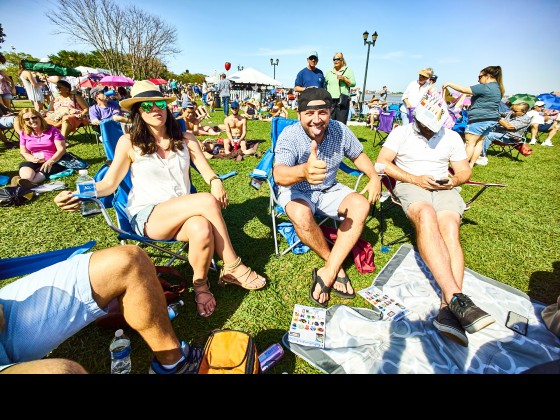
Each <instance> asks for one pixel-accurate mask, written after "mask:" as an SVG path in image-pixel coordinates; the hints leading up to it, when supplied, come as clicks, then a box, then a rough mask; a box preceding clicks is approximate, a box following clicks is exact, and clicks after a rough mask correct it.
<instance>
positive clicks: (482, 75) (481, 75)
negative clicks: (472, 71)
mask: <svg viewBox="0 0 560 420" xmlns="http://www.w3.org/2000/svg"><path fill="white" fill-rule="evenodd" d="M484 76H486V75H485V74H479V75H478V81H479V82H480V79H482V78H483V77H484Z"/></svg>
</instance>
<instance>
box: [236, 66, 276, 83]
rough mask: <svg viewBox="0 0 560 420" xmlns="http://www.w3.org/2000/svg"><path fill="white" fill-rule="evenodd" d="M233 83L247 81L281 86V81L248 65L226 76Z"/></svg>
mask: <svg viewBox="0 0 560 420" xmlns="http://www.w3.org/2000/svg"><path fill="white" fill-rule="evenodd" d="M227 79H228V80H231V81H232V82H235V83H247V84H252V85H254V84H257V85H267V86H282V83H281V82H279V81H278V80H276V79H273V78H272V77H269V76H267V75H266V74H264V73H261V72H260V71H258V70H255V69H254V68H252V67H248V68H246V69H243V70H241V71H237V72H235V73H232V74H230V75H229V76H228V77H227Z"/></svg>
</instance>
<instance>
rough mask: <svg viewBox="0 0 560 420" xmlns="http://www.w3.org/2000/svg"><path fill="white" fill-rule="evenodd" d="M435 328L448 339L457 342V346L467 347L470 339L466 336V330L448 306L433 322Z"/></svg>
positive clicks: (441, 310) (440, 311)
mask: <svg viewBox="0 0 560 420" xmlns="http://www.w3.org/2000/svg"><path fill="white" fill-rule="evenodd" d="M433 324H434V327H436V329H437V330H438V331H439V332H441V333H442V334H443V335H445V336H446V337H447V338H450V339H451V340H453V341H455V342H456V343H457V344H460V345H462V346H465V347H467V346H468V345H469V339H468V337H467V334H465V330H464V328H463V327H462V326H461V323H460V322H459V320H458V319H457V318H455V315H453V313H452V312H451V310H450V309H449V307H448V306H446V307H445V308H442V309H440V310H439V313H438V316H437V318H436V319H434V321H433Z"/></svg>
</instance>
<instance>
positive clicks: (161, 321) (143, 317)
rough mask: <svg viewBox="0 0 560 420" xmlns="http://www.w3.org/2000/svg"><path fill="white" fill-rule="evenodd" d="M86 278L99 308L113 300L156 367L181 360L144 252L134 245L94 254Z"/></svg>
mask: <svg viewBox="0 0 560 420" xmlns="http://www.w3.org/2000/svg"><path fill="white" fill-rule="evenodd" d="M89 276H90V283H91V289H92V294H93V298H94V299H95V301H96V302H97V304H98V305H99V307H101V308H104V307H106V306H107V305H108V304H109V302H111V301H112V300H113V299H114V298H117V299H118V302H119V306H120V309H121V312H122V313H123V315H124V318H125V320H126V322H127V323H128V325H130V327H131V328H133V329H134V330H136V331H137V332H138V333H139V334H140V335H141V336H142V338H143V339H144V341H145V342H146V344H148V346H149V347H150V348H151V349H152V351H153V352H154V355H155V356H156V358H157V359H158V360H159V362H160V363H162V364H173V363H175V362H177V361H178V360H179V359H180V358H181V357H182V354H181V351H180V350H179V346H180V343H179V340H178V339H177V336H176V335H175V332H174V331H173V327H172V326H171V320H170V319H169V315H168V314H167V303H166V300H165V295H164V294H163V291H162V288H161V284H160V282H159V280H158V278H157V274H156V269H155V267H154V264H153V263H152V261H151V260H150V258H149V257H148V255H147V254H146V252H144V251H143V250H142V249H141V248H139V247H137V246H135V245H123V246H117V247H113V248H108V249H104V250H101V251H96V252H94V253H93V255H92V256H91V260H90V265H89Z"/></svg>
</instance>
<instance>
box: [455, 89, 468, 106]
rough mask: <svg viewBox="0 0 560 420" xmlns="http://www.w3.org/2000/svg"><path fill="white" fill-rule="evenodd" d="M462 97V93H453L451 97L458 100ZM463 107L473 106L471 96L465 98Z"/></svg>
mask: <svg viewBox="0 0 560 420" xmlns="http://www.w3.org/2000/svg"><path fill="white" fill-rule="evenodd" d="M461 95H462V93H460V92H457V91H453V92H451V96H453V97H454V98H458V97H459V96H461ZM463 105H467V106H471V97H470V96H466V97H465V100H464V101H463Z"/></svg>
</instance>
